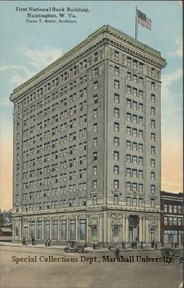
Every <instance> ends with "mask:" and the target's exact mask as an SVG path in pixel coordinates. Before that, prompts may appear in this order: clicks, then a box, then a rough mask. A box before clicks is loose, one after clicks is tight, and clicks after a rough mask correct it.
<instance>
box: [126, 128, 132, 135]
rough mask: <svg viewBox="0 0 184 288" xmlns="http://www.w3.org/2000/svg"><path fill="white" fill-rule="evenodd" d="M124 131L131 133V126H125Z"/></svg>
mask: <svg viewBox="0 0 184 288" xmlns="http://www.w3.org/2000/svg"><path fill="white" fill-rule="evenodd" d="M126 133H127V135H131V127H126Z"/></svg>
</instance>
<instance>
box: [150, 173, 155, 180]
mask: <svg viewBox="0 0 184 288" xmlns="http://www.w3.org/2000/svg"><path fill="white" fill-rule="evenodd" d="M151 180H155V172H151Z"/></svg>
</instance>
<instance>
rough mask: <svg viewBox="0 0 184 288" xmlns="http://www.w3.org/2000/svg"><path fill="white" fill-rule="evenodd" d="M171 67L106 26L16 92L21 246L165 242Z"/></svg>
mask: <svg viewBox="0 0 184 288" xmlns="http://www.w3.org/2000/svg"><path fill="white" fill-rule="evenodd" d="M165 65H166V61H165V60H164V59H163V58H162V57H161V53H160V52H158V51H157V50H155V49H152V48H150V47H148V46H147V45H145V44H143V43H141V42H139V41H137V40H135V39H133V38H132V37H130V36H128V35H126V34H124V33H123V32H121V31H119V30H116V29H115V28H113V27H111V26H109V25H105V26H103V27H101V28H100V29H99V30H97V31H96V32H94V33H93V34H91V35H90V36H89V37H88V38H87V39H85V40H84V41H83V42H81V43H80V44H79V45H77V46H76V47H74V48H73V49H72V50H70V51H69V52H68V53H66V54H65V55H64V56H62V57H61V58H59V59H58V60H57V61H55V62H54V63H53V64H51V65H49V66H48V67H47V68H46V69H44V70H42V71H41V72H40V73H38V74H37V75H36V76H34V77H33V78H31V79H30V80H28V81H27V82H25V83H24V84H22V85H21V86H19V87H18V88H16V89H15V90H14V91H13V93H12V94H11V96H10V100H11V101H12V102H13V103H14V115H13V117H14V167H13V171H14V179H13V208H14V215H13V237H14V238H13V239H14V241H20V240H21V239H22V237H26V238H28V239H29V238H31V237H32V236H33V235H34V237H35V239H36V240H38V241H43V240H44V239H45V238H47V237H50V238H51V240H53V241H56V242H57V241H59V242H65V241H67V240H75V241H78V242H88V243H90V242H94V241H98V242H99V243H103V244H104V243H110V242H111V243H120V242H122V241H124V242H127V243H128V242H132V241H143V242H150V241H152V240H155V241H160V147H161V144H160V126H161V115H160V114H161V105H160V102H161V69H162V68H163V67H165Z"/></svg>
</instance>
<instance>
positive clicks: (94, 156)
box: [93, 152, 97, 161]
mask: <svg viewBox="0 0 184 288" xmlns="http://www.w3.org/2000/svg"><path fill="white" fill-rule="evenodd" d="M93 160H94V161H96V160H97V152H93Z"/></svg>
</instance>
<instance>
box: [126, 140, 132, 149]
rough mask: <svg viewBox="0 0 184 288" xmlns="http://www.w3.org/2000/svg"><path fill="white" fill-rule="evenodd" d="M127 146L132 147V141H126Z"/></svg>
mask: <svg viewBox="0 0 184 288" xmlns="http://www.w3.org/2000/svg"><path fill="white" fill-rule="evenodd" d="M126 148H127V149H131V142H130V141H127V142H126Z"/></svg>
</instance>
